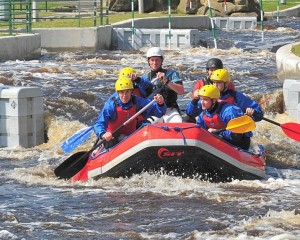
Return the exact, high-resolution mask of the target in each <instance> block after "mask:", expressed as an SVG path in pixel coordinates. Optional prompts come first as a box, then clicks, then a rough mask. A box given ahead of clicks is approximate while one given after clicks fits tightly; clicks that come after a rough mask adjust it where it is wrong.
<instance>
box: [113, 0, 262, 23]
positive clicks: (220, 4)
mask: <svg viewBox="0 0 300 240" xmlns="http://www.w3.org/2000/svg"><path fill="white" fill-rule="evenodd" d="M143 1H144V12H146V13H148V12H159V11H168V0H143ZM171 3H172V5H171V8H172V9H173V10H174V9H177V10H178V11H179V12H183V13H186V14H192V15H207V16H209V14H210V13H209V8H208V0H193V1H192V5H190V1H189V0H173V1H171ZM210 4H211V9H212V16H213V17H254V16H255V17H257V18H258V20H260V7H259V2H258V1H257V0H228V1H226V11H225V2H224V0H217V1H215V0H211V1H210ZM109 10H111V11H116V12H128V11H131V1H128V0H110V1H109ZM134 10H135V11H138V0H134Z"/></svg>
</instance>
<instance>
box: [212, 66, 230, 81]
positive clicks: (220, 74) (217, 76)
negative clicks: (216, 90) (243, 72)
mask: <svg viewBox="0 0 300 240" xmlns="http://www.w3.org/2000/svg"><path fill="white" fill-rule="evenodd" d="M209 78H210V80H212V81H222V82H230V75H229V73H228V71H227V70H226V69H225V68H222V69H217V70H215V71H213V73H212V74H211V75H210V77H209Z"/></svg>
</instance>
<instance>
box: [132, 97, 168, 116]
mask: <svg viewBox="0 0 300 240" xmlns="http://www.w3.org/2000/svg"><path fill="white" fill-rule="evenodd" d="M154 99H157V100H158V102H155V103H153V104H152V105H151V106H150V107H149V108H147V109H146V110H145V111H144V112H143V113H142V115H143V117H145V118H148V117H150V116H156V117H158V118H160V117H162V116H163V115H164V114H165V113H166V111H167V105H166V104H165V101H164V99H163V97H162V95H160V94H156V95H155V96H154ZM136 100H137V101H136V102H137V111H139V110H140V109H142V108H143V107H144V106H146V105H147V104H148V103H149V102H151V101H152V99H148V98H138V97H137V99H136Z"/></svg>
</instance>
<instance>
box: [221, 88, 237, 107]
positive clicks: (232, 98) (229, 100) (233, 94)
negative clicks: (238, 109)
mask: <svg viewBox="0 0 300 240" xmlns="http://www.w3.org/2000/svg"><path fill="white" fill-rule="evenodd" d="M225 94H228V97H227V98H225V99H221V98H220V99H219V100H218V102H224V103H230V104H234V103H235V102H236V100H235V97H236V91H233V90H227V91H226V92H225ZM221 97H222V96H221Z"/></svg>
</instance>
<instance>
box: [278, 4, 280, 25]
mask: <svg viewBox="0 0 300 240" xmlns="http://www.w3.org/2000/svg"><path fill="white" fill-rule="evenodd" d="M279 1H280V0H278V1H277V22H279Z"/></svg>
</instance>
